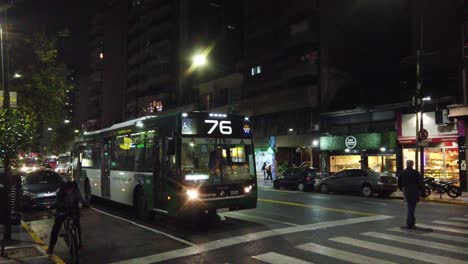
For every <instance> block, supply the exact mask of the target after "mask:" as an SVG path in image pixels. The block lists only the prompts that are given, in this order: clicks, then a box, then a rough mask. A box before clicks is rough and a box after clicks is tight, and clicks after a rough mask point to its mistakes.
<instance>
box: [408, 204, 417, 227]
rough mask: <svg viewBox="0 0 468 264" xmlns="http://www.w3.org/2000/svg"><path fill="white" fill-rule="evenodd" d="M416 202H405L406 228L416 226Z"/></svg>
mask: <svg viewBox="0 0 468 264" xmlns="http://www.w3.org/2000/svg"><path fill="white" fill-rule="evenodd" d="M417 204H418V203H417V202H407V203H406V205H407V208H408V214H407V216H406V225H407V226H408V227H413V226H414V225H415V224H416V217H415V216H414V212H415V211H416V205H417Z"/></svg>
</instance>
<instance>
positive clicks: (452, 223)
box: [432, 220, 468, 227]
mask: <svg viewBox="0 0 468 264" xmlns="http://www.w3.org/2000/svg"><path fill="white" fill-rule="evenodd" d="M432 223H434V224H441V225H451V226H459V227H468V224H465V223H457V222H450V221H439V220H437V221H432Z"/></svg>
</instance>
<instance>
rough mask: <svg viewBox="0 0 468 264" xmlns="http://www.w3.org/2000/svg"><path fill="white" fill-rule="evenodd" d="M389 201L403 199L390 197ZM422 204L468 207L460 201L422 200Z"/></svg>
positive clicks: (401, 198) (466, 203)
mask: <svg viewBox="0 0 468 264" xmlns="http://www.w3.org/2000/svg"><path fill="white" fill-rule="evenodd" d="M390 199H394V200H403V197H395V196H393V197H390ZM421 201H422V202H428V203H439V204H450V205H458V206H468V202H462V201H448V200H440V199H434V198H430V199H427V198H422V199H421Z"/></svg>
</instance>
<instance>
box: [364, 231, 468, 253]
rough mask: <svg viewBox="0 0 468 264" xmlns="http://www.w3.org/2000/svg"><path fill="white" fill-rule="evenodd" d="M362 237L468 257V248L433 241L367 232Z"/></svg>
mask: <svg viewBox="0 0 468 264" xmlns="http://www.w3.org/2000/svg"><path fill="white" fill-rule="evenodd" d="M361 235H365V236H370V237H376V238H380V239H386V240H391V241H398V242H401V243H405V244H410V245H416V246H422V247H429V248H435V249H441V250H445V251H450V252H455V253H458V254H465V255H468V248H465V247H457V246H452V245H448V244H442V243H437V242H432V241H427V240H420V239H414V238H409V237H402V236H394V235H388V234H384V233H377V232H366V233H362V234H361Z"/></svg>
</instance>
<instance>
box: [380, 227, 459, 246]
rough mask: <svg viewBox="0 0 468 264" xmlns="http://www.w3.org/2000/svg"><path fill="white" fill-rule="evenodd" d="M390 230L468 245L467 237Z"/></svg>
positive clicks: (396, 229) (399, 229)
mask: <svg viewBox="0 0 468 264" xmlns="http://www.w3.org/2000/svg"><path fill="white" fill-rule="evenodd" d="M388 230H390V231H394V232H400V233H406V234H416V235H419V236H425V237H431V238H438V239H442V240H448V241H455V242H463V243H468V238H467V237H460V236H451V235H446V234H441V233H434V232H429V233H428V232H427V231H417V230H409V229H401V228H399V227H395V228H390V229H388Z"/></svg>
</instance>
